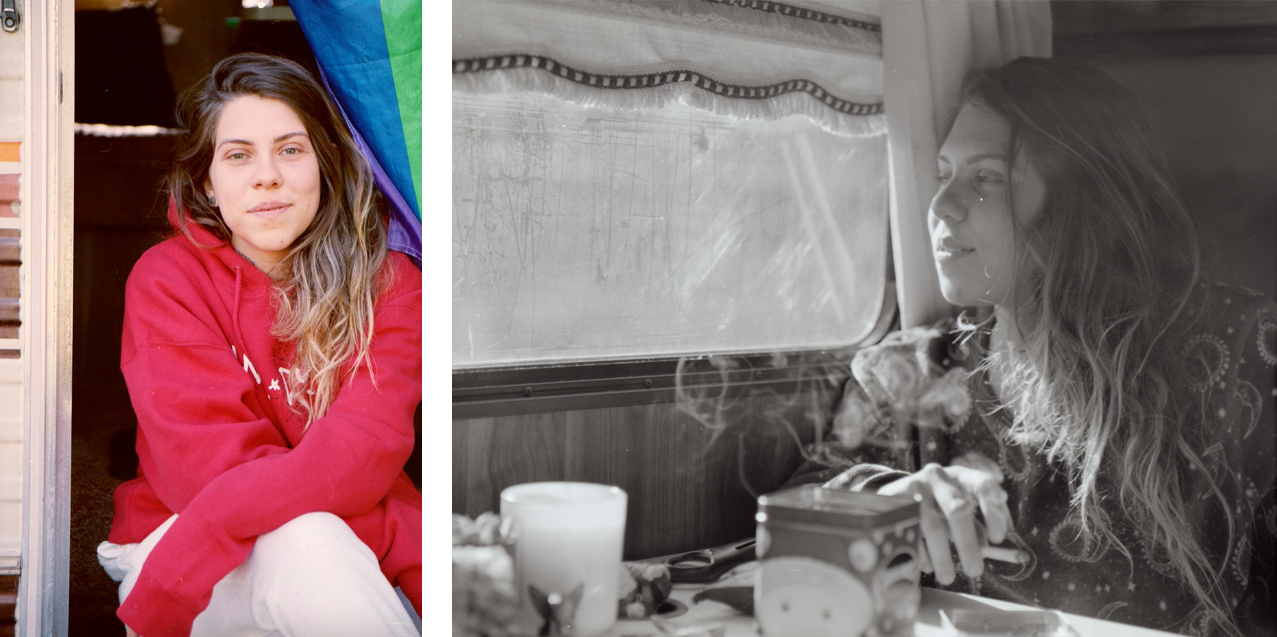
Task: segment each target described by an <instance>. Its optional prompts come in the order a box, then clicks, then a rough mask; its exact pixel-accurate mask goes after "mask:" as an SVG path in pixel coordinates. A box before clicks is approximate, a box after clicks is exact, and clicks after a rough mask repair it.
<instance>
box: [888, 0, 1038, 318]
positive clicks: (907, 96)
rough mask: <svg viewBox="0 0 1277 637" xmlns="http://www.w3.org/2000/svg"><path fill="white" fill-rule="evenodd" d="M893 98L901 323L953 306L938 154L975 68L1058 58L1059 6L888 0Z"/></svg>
mask: <svg viewBox="0 0 1277 637" xmlns="http://www.w3.org/2000/svg"><path fill="white" fill-rule="evenodd" d="M881 12H882V35H883V67H884V69H883V75H884V80H883V91H884V96H883V103H884V105H885V107H886V111H887V130H888V136H889V140H890V141H889V148H890V154H891V236H892V253H893V257H894V262H895V268H896V290H897V294H898V295H899V296H898V300H899V307H900V322H901V327H911V326H915V325H924V324H928V323H930V322H932V321H934V320H935V319H937V318H940V317H941V316H944V315H947V314H949V313H950V312H951V310H950V306H949V304H948V303H947V302H946V301H945V300H944V297H943V296H941V294H940V285H939V281H938V279H937V276H936V271H935V265H934V262H933V261H932V257H931V240H930V237H929V236H928V232H927V208H928V206H929V205H930V203H931V198H932V196H934V195H935V191H936V181H935V179H934V175H935V174H936V154H937V153H938V152H939V150H940V145H941V144H942V143H943V142H944V138H945V135H946V134H947V133H948V131H949V127H950V126H951V125H952V124H953V120H954V118H955V117H956V116H957V110H958V99H959V97H960V91H961V88H962V80H963V77H964V76H965V74H966V73H967V71H968V70H970V69H981V68H988V67H991V66H998V65H1001V64H1004V63H1006V62H1010V61H1011V60H1013V59H1015V58H1017V57H1021V56H1035V57H1049V56H1050V55H1051V8H1050V3H1048V2H1040V1H1033V0H884V1H883V2H882V8H881Z"/></svg>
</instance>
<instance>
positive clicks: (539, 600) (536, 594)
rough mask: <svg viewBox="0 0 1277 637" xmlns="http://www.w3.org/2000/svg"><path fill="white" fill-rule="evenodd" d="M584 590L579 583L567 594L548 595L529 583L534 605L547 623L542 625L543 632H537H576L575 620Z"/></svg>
mask: <svg viewBox="0 0 1277 637" xmlns="http://www.w3.org/2000/svg"><path fill="white" fill-rule="evenodd" d="M584 590H585V587H584V585H582V584H577V585H576V587H575V588H573V589H572V591H571V592H569V593H568V594H567V595H561V594H559V593H550V594H549V595H547V594H545V593H543V592H541V591H540V590H539V589H537V587H535V586H533V585H531V584H529V585H528V596H529V598H530V599H531V600H532V606H533V607H534V608H536V610H537V613H538V614H539V615H541V617H542V619H544V620H545V624H543V625H542V626H541V632H539V633H537V634H538V635H541V637H567V636H569V635H572V634H574V633H575V632H576V629H575V627H574V626H573V622H574V619H575V617H576V607H577V604H580V603H581V593H582V592H583V591H584Z"/></svg>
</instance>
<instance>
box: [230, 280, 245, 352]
mask: <svg viewBox="0 0 1277 637" xmlns="http://www.w3.org/2000/svg"><path fill="white" fill-rule="evenodd" d="M243 280H244V271H243V270H242V269H241V268H240V267H239V266H235V306H234V307H233V308H232V309H231V329H233V330H235V338H237V339H239V346H240V348H242V349H243V350H244V355H245V356H248V343H245V342H244V334H243V333H242V332H240V331H239V291H240V286H241V284H242V283H243Z"/></svg>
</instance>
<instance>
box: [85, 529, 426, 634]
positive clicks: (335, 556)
mask: <svg viewBox="0 0 1277 637" xmlns="http://www.w3.org/2000/svg"><path fill="white" fill-rule="evenodd" d="M176 519H177V516H176V515H174V516H173V517H171V518H169V519H168V520H167V521H166V522H164V524H162V525H160V527H159V528H157V529H155V531H153V532H152V533H151V534H150V535H148V536H146V539H144V540H142V541H141V542H140V543H138V544H124V545H119V544H112V543H110V542H103V543H102V544H100V545H98V562H99V563H101V564H102V567H103V568H105V569H106V572H107V574H108V575H110V576H111V579H113V580H115V581H117V582H120V602H121V603H123V601H124V599H125V598H126V597H128V595H129V591H131V590H133V585H134V584H135V583H136V582H137V578H138V574H139V573H140V572H141V571H142V564H143V563H144V562H145V561H146V556H147V555H150V553H151V550H152V549H154V548H155V545H156V544H157V543H158V542H159V541H160V538H161V537H163V536H164V533H165V532H166V531H168V529H169V527H170V526H172V525H173V521H174V520H176ZM405 607H406V608H405ZM420 634H421V619H420V618H418V617H417V616H416V612H414V611H413V609H412V606H411V605H408V604H407V599H406V598H404V597H403V595H402V593H399V594H397V593H396V589H394V588H393V587H391V586H390V582H388V581H386V577H385V575H382V573H381V569H380V567H379V566H378V565H377V558H376V556H374V555H373V554H372V551H371V550H369V548H368V546H367V545H366V544H364V543H363V542H362V541H360V539H359V538H358V537H356V536H355V534H354V532H353V531H351V530H350V527H349V526H347V525H346V523H345V522H343V521H342V519H341V518H339V517H337V516H335V515H333V514H331V513H307V514H306V515H302V516H298V517H297V518H294V519H293V520H292V521H290V522H288V523H287V524H285V525H283V526H281V527H279V528H278V529H275V530H274V531H271V532H270V533H266V534H264V535H261V536H258V538H257V543H256V544H255V545H254V546H253V551H252V553H250V554H249V556H248V559H246V560H244V563H243V564H240V565H239V566H238V567H236V568H235V570H233V571H231V572H230V573H228V574H227V575H226V577H224V578H222V581H220V582H218V583H217V586H215V587H214V588H213V597H212V599H211V600H210V601H209V604H208V608H205V609H204V612H202V613H200V614H199V615H198V616H197V617H196V618H195V623H194V625H193V626H192V627H191V635H192V637H220V636H222V635H244V636H245V637H248V636H255V637H256V636H260V637H268V636H270V637H274V636H277V635H278V636H286V637H311V636H320V637H322V636H325V635H343V636H346V635H369V636H381V635H385V636H391V635H405V636H413V637H415V636H417V635H420Z"/></svg>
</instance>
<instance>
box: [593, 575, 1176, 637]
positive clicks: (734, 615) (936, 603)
mask: <svg viewBox="0 0 1277 637" xmlns="http://www.w3.org/2000/svg"><path fill="white" fill-rule="evenodd" d="M701 588H702V587H699V586H690V587H677V588H675V589H674V591H673V593H672V594H671V595H670V596H671V597H672V598H674V599H676V600H678V601H680V602H683V603H684V604H687V613H685V614H683V615H680V616H678V617H675V618H673V619H669V620H667V622H668V623H667V625H674V626H693V625H697V624H707V623H718V624H722V625H723V627H724V628H726V635H724V637H758V632H757V630H756V628H755V624H754V618H753V617H749V616H747V615H742V614H740V613H738V612H736V611H735V610H733V609H732V608H730V607H729V606H726V605H724V604H719V603H717V602H710V601H706V602H701V603H699V604H693V603H692V596H693V595H695V594H696V593H697V591H699V590H701ZM957 608H967V609H971V610H992V609H1000V610H1033V608H1032V607H1031V606H1023V605H1020V604H1014V603H1011V602H1004V601H1000V600H995V599H986V598H983V597H976V596H974V595H964V594H960V593H950V592H948V591H941V590H937V589H934V588H923V589H922V604H921V606H920V607H919V608H918V619H917V623H915V624H914V637H946V636H947V635H948V633H946V632H945V631H944V630H943V629H942V628H941V627H940V610H941V609H945V610H949V609H957ZM1065 617H1067V618H1068V620H1069V623H1070V624H1072V625H1073V628H1074V629H1075V630H1076V631H1077V632H1078V634H1079V635H1082V637H1110V636H1112V637H1165V636H1169V635H1172V633H1166V632H1162V631H1160V630H1151V629H1148V628H1141V627H1139V626H1132V625H1130V624H1122V623H1118V622H1110V621H1103V620H1099V619H1094V618H1092V617H1083V616H1081V615H1069V614H1067V613H1066V614H1065ZM664 634H665V633H663V632H662V631H660V630H659V629H658V628H657V627H656V626H655V625H654V624H652V622H650V621H618V622H617V623H616V626H614V627H613V628H612V630H611V631H609V632H608V633H607V637H661V636H663V635H664Z"/></svg>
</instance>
